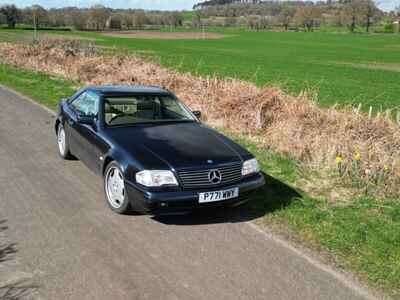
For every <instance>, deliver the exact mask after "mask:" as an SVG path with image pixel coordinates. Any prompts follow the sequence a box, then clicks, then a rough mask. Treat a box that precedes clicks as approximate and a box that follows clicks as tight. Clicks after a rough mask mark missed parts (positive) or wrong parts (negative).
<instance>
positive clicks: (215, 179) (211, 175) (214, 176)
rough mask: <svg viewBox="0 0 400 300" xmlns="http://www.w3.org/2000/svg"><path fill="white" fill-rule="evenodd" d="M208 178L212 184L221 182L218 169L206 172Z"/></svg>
mask: <svg viewBox="0 0 400 300" xmlns="http://www.w3.org/2000/svg"><path fill="white" fill-rule="evenodd" d="M208 180H209V181H210V182H211V183H212V184H218V183H221V181H222V176H221V172H220V171H218V170H211V171H210V172H208Z"/></svg>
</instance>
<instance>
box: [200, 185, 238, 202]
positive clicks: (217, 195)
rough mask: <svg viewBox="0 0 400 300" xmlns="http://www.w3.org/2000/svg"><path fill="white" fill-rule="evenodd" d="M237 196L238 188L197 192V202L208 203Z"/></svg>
mask: <svg viewBox="0 0 400 300" xmlns="http://www.w3.org/2000/svg"><path fill="white" fill-rule="evenodd" d="M236 197H239V188H234V189H229V190H225V191H214V192H205V193H200V194H199V203H209V202H217V201H223V200H228V199H232V198H236Z"/></svg>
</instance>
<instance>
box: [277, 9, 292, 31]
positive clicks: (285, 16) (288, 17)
mask: <svg viewBox="0 0 400 300" xmlns="http://www.w3.org/2000/svg"><path fill="white" fill-rule="evenodd" d="M295 13H296V11H295V10H294V9H293V8H291V7H287V6H285V7H284V8H283V9H282V11H281V12H280V14H279V15H278V22H279V23H280V24H282V26H283V28H285V31H287V30H288V28H289V25H290V23H291V22H292V20H293V17H294V15H295Z"/></svg>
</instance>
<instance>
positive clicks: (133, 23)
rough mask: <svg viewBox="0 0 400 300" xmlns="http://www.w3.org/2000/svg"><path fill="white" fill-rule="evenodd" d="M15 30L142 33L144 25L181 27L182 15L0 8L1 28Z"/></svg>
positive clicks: (95, 9) (98, 8)
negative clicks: (129, 30)
mask: <svg viewBox="0 0 400 300" xmlns="http://www.w3.org/2000/svg"><path fill="white" fill-rule="evenodd" d="M1 24H6V25H7V26H8V27H9V28H15V26H16V25H17V24H24V25H30V26H37V27H39V28H40V27H72V28H74V29H77V30H106V29H117V30H118V29H131V28H136V29H142V28H144V26H146V25H156V26H173V27H178V26H182V25H183V16H182V13H181V12H177V11H173V12H161V11H151V12H147V11H146V12H145V11H144V10H140V9H138V10H135V9H126V10H123V9H111V8H108V7H105V6H102V5H94V6H92V7H91V8H76V7H66V8H59V9H49V10H46V9H45V8H43V7H42V6H40V5H33V6H30V7H26V8H23V9H19V8H17V7H16V6H15V5H3V6H1V7H0V25H1Z"/></svg>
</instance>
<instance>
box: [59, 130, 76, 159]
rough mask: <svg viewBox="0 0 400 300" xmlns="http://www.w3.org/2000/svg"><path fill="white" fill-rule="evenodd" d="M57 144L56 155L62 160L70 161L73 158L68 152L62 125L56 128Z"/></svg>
mask: <svg viewBox="0 0 400 300" xmlns="http://www.w3.org/2000/svg"><path fill="white" fill-rule="evenodd" d="M57 144H58V154H59V155H60V156H61V158H62V159H65V160H71V159H72V158H73V156H72V154H71V151H70V150H69V145H68V142H67V138H66V135H65V129H64V126H63V125H62V124H60V125H58V128H57Z"/></svg>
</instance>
